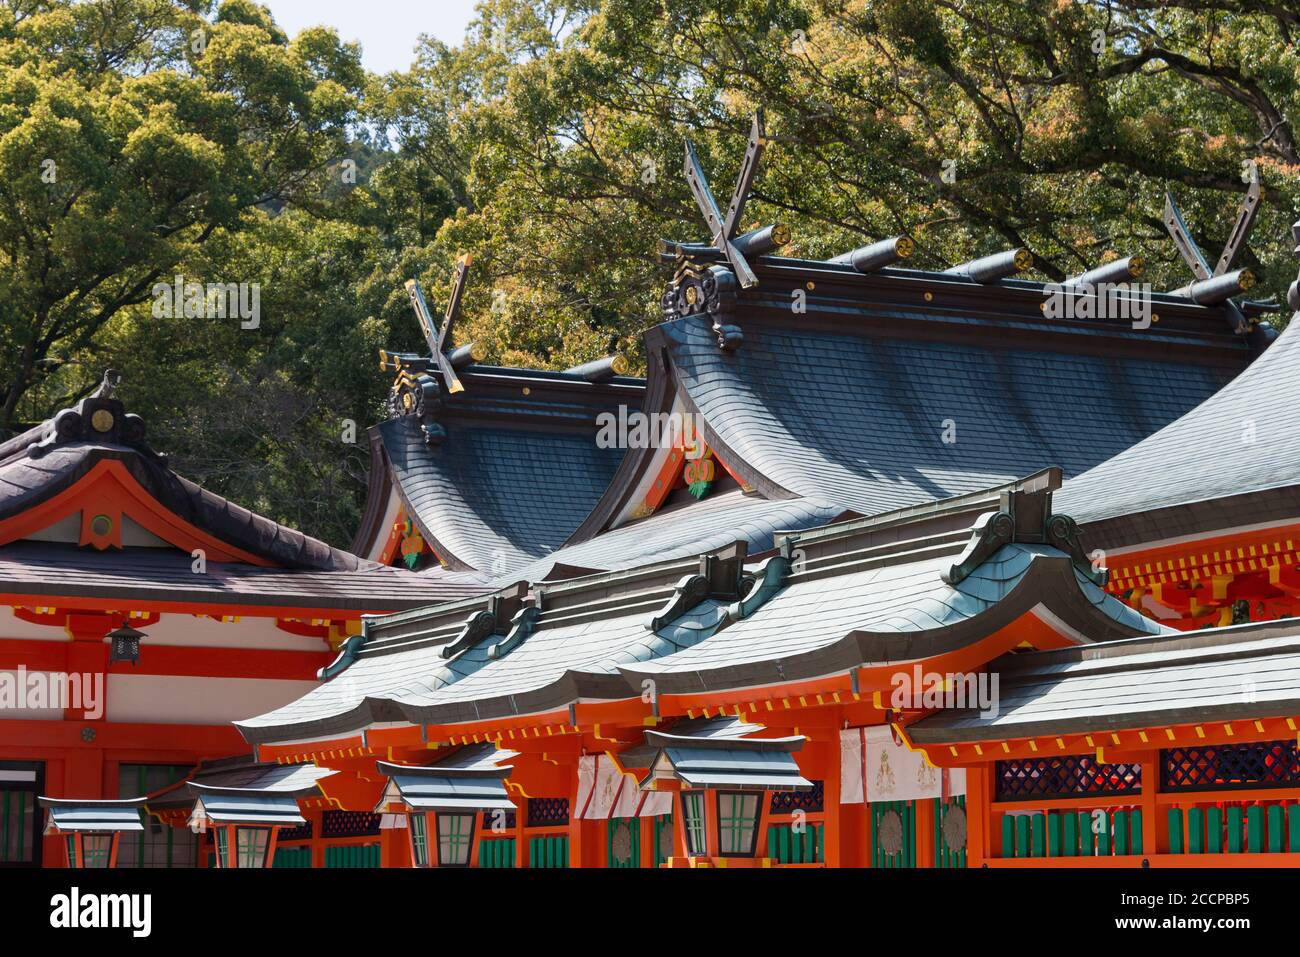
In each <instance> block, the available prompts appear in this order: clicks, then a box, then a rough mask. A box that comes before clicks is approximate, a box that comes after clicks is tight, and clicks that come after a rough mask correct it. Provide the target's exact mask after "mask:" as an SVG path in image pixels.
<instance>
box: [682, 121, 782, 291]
mask: <svg viewBox="0 0 1300 957" xmlns="http://www.w3.org/2000/svg"><path fill="white" fill-rule="evenodd" d="M766 148H767V135H766V133H765V131H764V128H763V111H762V109H759V110H758V111H757V112H756V113H755V114H754V122H753V124H752V125H751V126H750V130H749V146H748V148H747V149H746V150H745V161H744V162H743V163H742V164H741V166H740V175H739V176H738V177H737V178H736V189H735V191H734V192H733V193H732V194H731V203H730V204H729V205H728V206H727V213H726V216H725V217H724V216H723V214H722V212H721V211H720V210H719V209H718V201H717V200H716V199H714V198H713V192H712V190H710V189H709V181H708V179H707V178H706V177H705V175H704V170H703V168H702V167H701V166H700V158H699V157H698V156H697V155H696V154H695V147H694V146H693V145H692V144H691V141H690V140H689V139H687V140H686V160H685V164H684V170H685V173H686V182H687V183H688V184H689V185H690V187H691V193H692V194H693V195H694V196H695V203H696V205H697V206H699V207H700V212H701V213H703V214H704V221H705V222H706V223H707V224H708V227H709V234H710V236H711V237H712V242H713V250H715V251H716V252H719V253H721V254H722V257H723V258H724V259H726V260H727V262H728V263H730V265H731V268H732V270H734V271H735V273H736V278H737V279H739V280H740V285H741V286H742V287H743V288H745V289H749V288H750V287H751V286H756V285H758V277H757V276H755V275H754V270H752V269H751V268H750V267H749V261H748V260H747V259H746V258H745V257H746V256H748V255H753V254H755V253H764V252H769V251H771V250H772V249H775V248H776V247H778V246H783V245H785V244H786V243H788V242H789V241H790V230H789V228H787V227H786V226H784V225H783V224H781V223H777V224H775V225H772V226H768V227H765V228H763V229H756V230H754V231H752V232H749V233H745V234H744V235H743V236H737V235H736V230H737V229H738V228H739V227H740V217H741V216H742V215H744V212H745V204H746V203H747V202H748V201H749V193H750V190H751V189H753V186H754V178H755V177H756V176H757V175H758V164H759V161H760V160H761V159H762V158H763V150H765V149H766ZM679 249H680V250H681V251H682V252H683V253H685V252H687V251H688V250H689V249H690V247H687V246H681V247H679Z"/></svg>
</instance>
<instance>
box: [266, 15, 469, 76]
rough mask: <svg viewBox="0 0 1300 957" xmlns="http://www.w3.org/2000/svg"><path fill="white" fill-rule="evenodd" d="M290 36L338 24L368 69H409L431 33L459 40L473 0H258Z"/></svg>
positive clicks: (442, 37)
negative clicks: (356, 44) (357, 46)
mask: <svg viewBox="0 0 1300 957" xmlns="http://www.w3.org/2000/svg"><path fill="white" fill-rule="evenodd" d="M259 2H260V3H261V4H262V5H263V6H266V7H269V8H270V10H271V15H272V16H274V17H275V22H276V23H278V24H279V25H280V28H281V29H282V30H284V32H285V33H287V34H289V36H291V37H292V36H294V35H295V34H296V33H297V32H298V31H299V30H301V29H302V28H303V27H311V26H317V25H321V24H323V25H325V26H329V27H334V28H335V29H337V30H338V32H339V37H340V38H341V39H343V40H345V41H348V40H356V41H358V42H360V44H361V60H362V63H363V64H364V65H365V67H366V69H367V70H370V71H372V72H374V73H387V72H389V71H390V70H405V69H406V68H407V67H409V66H410V65H411V61H412V60H413V59H414V58H415V57H414V53H413V51H414V49H415V41H416V39H417V37H419V35H420V34H421V33H428V34H430V35H432V36H434V37H437V38H438V39H439V40H442V41H443V42H444V43H450V44H457V43H459V42H460V41H461V38H462V37H463V36H464V35H465V27H466V25H468V23H469V21H470V19H471V18H472V17H473V15H474V0H259Z"/></svg>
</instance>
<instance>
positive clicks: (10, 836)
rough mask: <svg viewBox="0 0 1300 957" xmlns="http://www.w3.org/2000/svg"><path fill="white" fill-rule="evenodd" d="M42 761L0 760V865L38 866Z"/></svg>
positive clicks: (39, 861) (39, 858)
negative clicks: (38, 802)
mask: <svg viewBox="0 0 1300 957" xmlns="http://www.w3.org/2000/svg"><path fill="white" fill-rule="evenodd" d="M42 769H43V766H42V765H39V764H28V763H20V762H12V761H11V762H0V867H39V866H40V863H41V840H40V836H41V834H40V827H41V821H42V816H41V814H40V813H38V812H39V809H38V808H37V806H36V795H37V794H39V793H40V792H39V790H38V788H39V787H40V785H41V780H40V779H41V771H42Z"/></svg>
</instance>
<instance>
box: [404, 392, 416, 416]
mask: <svg viewBox="0 0 1300 957" xmlns="http://www.w3.org/2000/svg"><path fill="white" fill-rule="evenodd" d="M413 405H415V397H414V396H412V395H411V393H409V392H405V393H403V394H402V408H403V409H406V410H407V411H408V412H409V411H410V410H411V407H412V406H413Z"/></svg>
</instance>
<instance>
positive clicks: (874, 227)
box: [385, 0, 1300, 366]
mask: <svg viewBox="0 0 1300 957" xmlns="http://www.w3.org/2000/svg"><path fill="white" fill-rule="evenodd" d="M1295 31H1296V14H1295V13H1294V12H1292V11H1291V10H1289V9H1288V8H1287V7H1285V6H1282V5H1265V4H1243V3H1240V2H1238V0H1217V2H1208V3H1201V2H1190V0H1188V2H1161V3H1149V2H1144V0H1090V2H1078V3H1076V2H1056V0H869V2H866V3H861V2H853V3H849V2H844V0H808V2H801V0H721V2H717V0H708V2H705V0H601V2H594V0H593V2H589V3H578V4H564V3H552V2H549V0H534V2H529V3H524V2H507V0H494V2H491V3H485V4H482V5H481V6H480V16H479V19H478V20H477V21H476V23H475V24H474V25H473V26H472V28H471V33H470V35H469V36H468V37H467V40H466V44H465V45H464V47H463V48H461V49H457V50H447V49H445V48H441V47H438V46H437V45H433V44H430V45H427V46H426V48H425V51H424V53H425V56H424V59H423V60H422V62H421V64H420V65H419V66H418V67H417V68H416V69H415V70H414V71H412V72H411V73H410V74H408V75H405V76H404V77H399V78H396V79H395V80H392V81H390V83H391V84H392V85H394V86H397V87H402V88H404V89H405V90H406V91H407V92H406V96H404V97H403V98H401V99H399V100H398V101H397V102H396V109H395V110H392V111H390V114H389V115H388V116H387V117H385V120H386V122H388V123H391V124H392V125H393V126H395V127H400V126H401V125H402V124H403V123H410V122H415V120H416V119H417V118H422V117H423V116H424V114H425V113H426V112H427V111H428V110H430V109H434V110H435V111H436V112H437V115H438V117H439V123H440V124H441V125H440V126H439V127H438V137H439V138H440V140H441V141H442V142H443V143H444V146H443V147H442V148H443V149H444V150H448V149H451V150H454V151H455V154H456V157H457V161H456V165H457V167H460V168H463V167H464V166H465V157H468V158H469V162H468V172H467V173H465V174H464V176H465V180H466V182H467V183H468V190H467V198H466V199H465V200H464V201H462V202H461V203H460V209H459V210H458V211H457V213H456V215H455V216H454V217H453V218H452V219H451V220H450V221H448V222H447V223H446V224H445V225H443V226H442V228H441V230H440V232H439V233H438V236H437V238H436V240H435V241H434V242H432V243H431V244H430V245H429V248H428V252H427V255H428V257H429V259H431V260H436V261H437V263H436V267H435V268H434V269H433V270H432V271H431V273H430V278H436V277H439V276H442V275H445V274H446V272H447V263H448V262H449V261H450V258H451V257H452V256H453V255H454V253H455V251H456V250H457V249H458V248H466V249H471V250H473V251H474V252H475V253H476V256H477V258H476V267H477V268H478V272H477V275H478V276H479V277H486V278H485V279H481V281H485V282H486V283H488V285H489V286H490V289H488V290H486V291H485V292H484V293H482V294H480V296H479V297H478V298H477V299H471V300H470V301H469V304H468V305H469V314H468V317H467V321H466V322H465V324H464V326H463V332H464V335H465V336H466V337H467V338H468V337H471V336H472V337H474V338H476V339H482V340H485V341H491V342H492V343H493V345H494V348H495V350H496V351H495V354H496V355H498V356H500V357H503V358H508V359H510V360H511V361H518V362H533V363H540V364H543V365H550V366H557V365H564V364H567V363H569V362H571V361H576V360H578V359H581V358H590V357H591V356H592V355H594V354H599V352H600V351H602V350H603V349H604V348H605V346H606V344H607V343H608V342H609V341H610V336H611V334H612V335H613V336H614V338H615V341H618V342H621V343H622V344H623V346H624V347H625V348H627V347H635V345H636V344H637V343H638V341H639V337H638V333H639V331H640V330H641V329H643V328H644V327H645V326H646V325H648V324H650V323H652V322H654V321H655V319H656V312H657V287H658V286H659V284H660V283H661V282H662V278H663V271H662V269H661V268H660V267H658V265H657V264H656V261H655V256H654V241H655V239H656V238H657V237H660V236H667V237H671V238H676V239H702V238H704V232H705V230H704V228H703V225H702V223H701V222H700V220H699V218H698V214H697V212H696V210H695V208H694V203H693V202H692V201H691V199H690V195H689V192H688V190H687V188H686V186H685V183H684V182H683V179H682V177H681V173H680V168H681V151H682V145H681V144H682V139H683V138H684V137H685V136H687V135H689V136H690V137H691V138H692V139H693V140H694V141H695V142H696V144H697V146H698V148H699V152H700V154H701V156H702V158H703V161H704V163H705V164H706V166H708V167H710V168H713V169H717V170H718V171H719V172H718V174H717V175H718V176H720V177H721V178H722V179H723V180H724V181H725V180H729V179H730V176H731V175H732V173H731V171H732V170H734V169H736V167H737V164H738V163H739V159H740V153H741V151H742V150H743V148H744V142H745V132H746V130H747V129H748V125H749V115H750V113H751V112H752V111H753V110H754V109H755V108H756V107H757V106H760V105H761V106H763V107H765V108H766V111H767V118H768V129H769V133H770V138H771V140H772V145H771V147H770V148H769V151H768V153H767V157H766V159H765V163H764V173H763V175H762V176H761V178H760V180H759V183H758V186H757V190H756V194H755V195H756V198H757V200H758V201H757V202H756V203H754V204H753V205H752V206H751V207H750V209H749V211H748V218H749V219H750V220H752V223H750V224H747V225H752V224H755V223H757V222H759V221H766V222H771V221H775V220H778V219H779V220H783V221H786V222H788V223H789V224H790V225H791V226H792V228H793V231H794V236H795V239H794V242H793V244H792V245H791V247H790V249H789V252H790V253H791V254H794V255H804V256H810V257H824V256H828V255H832V254H835V253H838V252H841V251H844V250H846V249H849V248H852V247H853V246H856V245H860V244H862V243H863V242H865V241H868V240H872V239H877V238H881V237H884V236H889V235H894V234H898V233H909V234H911V235H912V236H913V237H914V238H916V240H917V241H918V251H917V255H916V259H915V260H914V262H916V263H917V264H919V265H921V266H928V267H934V268H946V267H948V266H951V265H953V264H956V263H959V262H962V261H964V260H966V259H969V258H972V257H973V256H976V255H980V254H983V253H988V252H993V251H996V250H998V249H1001V248H1008V247H1011V246H1027V247H1029V248H1030V249H1031V251H1033V252H1034V254H1035V256H1036V259H1037V270H1038V271H1039V274H1040V275H1044V276H1046V277H1047V278H1049V279H1055V280H1059V279H1061V278H1063V277H1065V276H1067V275H1072V274H1076V273H1078V272H1081V271H1083V270H1084V269H1087V268H1090V267H1092V266H1096V265H1098V264H1100V263H1101V262H1102V261H1104V260H1105V259H1107V258H1111V257H1115V256H1122V255H1127V254H1130V253H1135V252H1141V253H1143V254H1145V256H1146V258H1147V260H1148V263H1149V265H1150V270H1149V278H1150V279H1151V280H1152V281H1153V282H1154V284H1155V288H1157V289H1168V288H1174V287H1177V286H1181V285H1183V284H1184V283H1185V282H1187V281H1188V280H1189V279H1190V278H1191V277H1190V275H1189V274H1188V272H1187V270H1186V267H1185V266H1184V265H1183V264H1182V263H1181V260H1179V259H1178V257H1177V255H1176V254H1175V251H1174V249H1173V247H1172V244H1171V243H1169V241H1168V239H1167V238H1166V236H1165V233H1164V230H1163V228H1162V227H1161V225H1160V219H1159V214H1160V209H1161V206H1162V203H1163V192H1164V190H1165V189H1166V188H1172V189H1173V190H1175V192H1176V193H1177V195H1178V197H1179V200H1180V202H1181V203H1182V205H1183V208H1184V210H1185V211H1186V213H1187V216H1188V218H1189V220H1190V222H1191V225H1192V228H1193V230H1194V232H1195V233H1196V237H1197V239H1198V240H1199V241H1200V242H1201V243H1202V245H1203V246H1205V247H1206V248H1207V249H1209V250H1213V251H1217V250H1218V249H1219V247H1220V246H1221V245H1222V243H1223V240H1224V238H1225V236H1226V233H1227V230H1228V228H1229V225H1230V222H1231V213H1232V211H1233V209H1234V208H1235V206H1236V203H1237V201H1238V199H1239V194H1240V193H1242V192H1243V191H1244V189H1245V185H1244V179H1243V172H1244V170H1245V169H1246V168H1247V167H1246V165H1245V164H1256V165H1257V166H1258V168H1259V170H1260V171H1261V174H1262V177H1263V180H1264V183H1265V204H1264V209H1263V212H1262V214H1261V217H1260V220H1259V222H1258V224H1257V226H1256V229H1255V233H1254V238H1253V239H1252V241H1251V243H1250V245H1249V246H1248V247H1247V248H1246V249H1245V250H1244V251H1243V253H1242V255H1241V256H1240V257H1239V262H1240V264H1242V265H1249V266H1251V267H1253V268H1254V270H1255V271H1256V273H1257V275H1258V276H1259V277H1260V279H1261V285H1260V287H1258V288H1260V289H1263V290H1266V293H1265V294H1267V293H1273V294H1274V295H1276V294H1279V293H1283V292H1284V291H1285V287H1286V284H1287V283H1288V282H1289V281H1290V279H1291V278H1292V277H1293V275H1294V273H1293V268H1292V265H1291V263H1290V262H1289V259H1290V257H1289V251H1290V240H1289V236H1288V233H1287V226H1288V225H1289V222H1290V220H1291V218H1292V217H1293V214H1294V212H1295V210H1296V209H1297V199H1300V193H1298V191H1297V188H1296V183H1295V173H1296V172H1297V154H1296V145H1295V131H1294V129H1293V125H1292V122H1291V119H1290V117H1291V116H1292V115H1293V114H1294V110H1295V104H1296V94H1297V88H1298V84H1300V57H1297V49H1296V46H1295V37H1296V33H1295ZM467 57H469V58H472V60H473V62H474V63H476V64H477V67H476V68H475V69H476V70H477V75H478V76H479V77H480V80H479V81H478V82H477V83H462V84H460V85H459V86H458V87H457V88H456V89H457V90H458V91H459V92H460V95H461V99H460V100H454V99H453V100H450V101H448V100H447V91H446V90H445V89H444V90H443V91H441V95H440V97H431V96H427V95H426V96H420V95H419V92H420V91H421V90H422V89H426V88H427V85H428V84H427V81H428V78H429V77H431V76H435V75H437V74H438V73H439V72H440V71H448V70H460V71H464V70H465V66H464V64H465V60H466V58H467ZM438 99H442V100H443V103H441V104H440V103H438V102H437V101H438ZM423 122H424V125H425V126H426V127H427V126H429V124H428V122H427V120H423ZM446 143H450V144H451V145H450V146H447V145H445V144H446ZM416 148H417V149H419V150H420V151H423V148H424V147H423V144H422V143H421V144H419V145H418V146H417V147H416ZM409 152H410V151H409V150H407V149H406V148H405V147H402V148H399V154H398V155H399V159H401V160H402V161H410V160H412V159H413V157H411V156H410V155H409Z"/></svg>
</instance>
